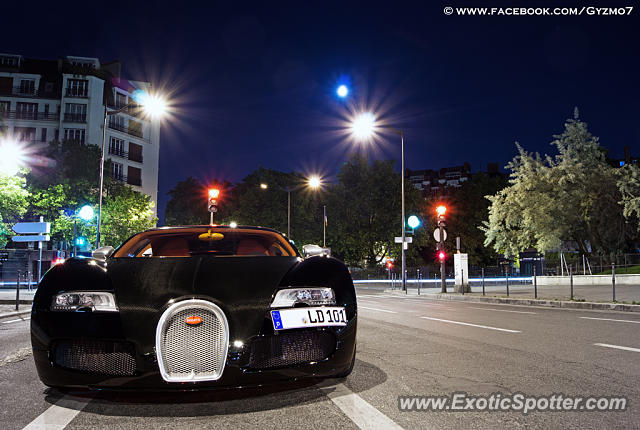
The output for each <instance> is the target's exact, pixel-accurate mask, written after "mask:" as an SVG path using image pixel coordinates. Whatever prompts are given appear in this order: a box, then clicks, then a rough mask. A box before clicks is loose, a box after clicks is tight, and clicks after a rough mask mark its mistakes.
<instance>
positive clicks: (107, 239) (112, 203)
mask: <svg viewBox="0 0 640 430" xmlns="http://www.w3.org/2000/svg"><path fill="white" fill-rule="evenodd" d="M153 207H154V203H153V202H152V201H151V197H149V196H148V195H146V194H143V193H140V192H138V191H135V190H134V189H133V188H132V187H130V186H129V185H125V184H120V185H119V186H117V187H116V186H113V187H112V191H111V193H110V194H109V195H108V196H107V198H106V199H105V201H104V206H103V208H102V217H103V220H102V237H103V240H102V241H103V242H104V244H105V245H110V246H113V247H114V248H115V247H116V246H119V245H120V244H121V243H123V242H124V241H125V240H127V239H128V238H129V237H131V236H132V235H134V234H135V233H138V232H140V231H143V230H147V229H149V228H152V227H154V226H155V225H156V224H157V222H158V219H157V218H155V217H154V216H153ZM94 234H95V233H94Z"/></svg>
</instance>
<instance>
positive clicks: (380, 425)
mask: <svg viewBox="0 0 640 430" xmlns="http://www.w3.org/2000/svg"><path fill="white" fill-rule="evenodd" d="M331 388H333V390H331V391H329V390H330V389H331ZM322 391H324V392H325V394H326V395H327V397H329V399H331V401H332V402H333V403H334V404H335V405H336V406H337V407H339V408H340V410H341V411H342V412H343V413H344V414H345V415H346V416H347V417H348V418H349V419H350V420H351V421H353V422H354V424H355V425H357V426H358V427H359V428H360V429H362V430H377V429H389V430H402V427H400V426H399V425H398V424H396V423H395V422H394V421H393V420H392V419H391V418H389V417H388V416H386V415H385V414H383V413H382V412H380V411H379V410H377V409H376V408H374V407H373V406H371V404H370V403H368V402H367V401H366V400H364V399H363V398H362V397H360V396H359V395H357V394H356V393H354V392H353V391H351V390H350V389H349V388H347V386H346V385H344V384H337V385H335V386H332V387H323V388H322Z"/></svg>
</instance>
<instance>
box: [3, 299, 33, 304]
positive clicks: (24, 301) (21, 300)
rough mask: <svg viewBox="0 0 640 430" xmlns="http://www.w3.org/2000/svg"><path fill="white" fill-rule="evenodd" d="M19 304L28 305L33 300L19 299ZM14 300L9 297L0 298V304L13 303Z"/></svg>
mask: <svg viewBox="0 0 640 430" xmlns="http://www.w3.org/2000/svg"><path fill="white" fill-rule="evenodd" d="M18 302H19V303H20V304H21V305H30V304H31V303H33V300H29V299H20V300H19V301H18ZM15 304H16V301H15V299H14V300H9V299H0V305H15Z"/></svg>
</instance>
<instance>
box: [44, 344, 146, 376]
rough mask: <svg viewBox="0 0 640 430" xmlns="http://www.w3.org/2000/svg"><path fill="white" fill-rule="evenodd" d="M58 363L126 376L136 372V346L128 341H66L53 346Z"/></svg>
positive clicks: (78, 368) (64, 365)
mask: <svg viewBox="0 0 640 430" xmlns="http://www.w3.org/2000/svg"><path fill="white" fill-rule="evenodd" d="M54 355H55V363H56V364H57V365H58V366H61V367H64V368H67V369H73V370H81V371H85V372H91V373H99V374H102V375H114V376H129V375H134V374H135V372H136V355H135V348H134V347H133V345H132V344H130V343H128V342H111V341H103V340H92V339H86V340H82V339H81V340H69V341H61V342H58V343H57V344H56V346H55V353H54Z"/></svg>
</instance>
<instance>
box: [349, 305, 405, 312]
mask: <svg viewBox="0 0 640 430" xmlns="http://www.w3.org/2000/svg"><path fill="white" fill-rule="evenodd" d="M358 307H359V308H361V309H367V310H370V311H378V312H387V313H389V314H397V313H398V312H394V311H388V310H386V309H378V308H368V307H366V306H358Z"/></svg>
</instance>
